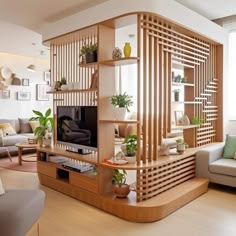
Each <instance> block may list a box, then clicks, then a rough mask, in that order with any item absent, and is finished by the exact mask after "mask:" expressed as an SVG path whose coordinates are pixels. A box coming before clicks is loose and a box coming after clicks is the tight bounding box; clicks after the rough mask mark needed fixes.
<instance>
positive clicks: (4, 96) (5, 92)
mask: <svg viewBox="0 0 236 236" xmlns="http://www.w3.org/2000/svg"><path fill="white" fill-rule="evenodd" d="M10 92H11V91H10V90H2V96H1V98H2V99H9V98H10Z"/></svg>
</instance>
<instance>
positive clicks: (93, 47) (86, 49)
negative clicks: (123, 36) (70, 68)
mask: <svg viewBox="0 0 236 236" xmlns="http://www.w3.org/2000/svg"><path fill="white" fill-rule="evenodd" d="M97 50H98V46H97V43H94V44H92V43H90V44H86V45H83V46H82V48H81V49H80V56H82V55H86V54H88V53H92V52H97Z"/></svg>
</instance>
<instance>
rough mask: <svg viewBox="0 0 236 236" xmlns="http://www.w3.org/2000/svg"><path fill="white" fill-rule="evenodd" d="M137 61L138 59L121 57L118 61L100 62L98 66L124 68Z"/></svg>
mask: <svg viewBox="0 0 236 236" xmlns="http://www.w3.org/2000/svg"><path fill="white" fill-rule="evenodd" d="M138 60H139V58H138V57H123V58H121V59H118V60H107V61H101V62H100V63H99V64H102V65H107V66H124V65H130V64H136V63H137V62H138Z"/></svg>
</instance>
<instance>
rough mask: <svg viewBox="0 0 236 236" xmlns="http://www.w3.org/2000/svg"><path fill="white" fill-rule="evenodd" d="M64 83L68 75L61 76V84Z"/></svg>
mask: <svg viewBox="0 0 236 236" xmlns="http://www.w3.org/2000/svg"><path fill="white" fill-rule="evenodd" d="M62 84H66V77H65V76H62V77H61V85H62Z"/></svg>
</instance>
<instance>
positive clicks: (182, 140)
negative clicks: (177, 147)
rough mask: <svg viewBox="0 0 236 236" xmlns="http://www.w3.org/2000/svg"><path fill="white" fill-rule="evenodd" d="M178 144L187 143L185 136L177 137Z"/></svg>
mask: <svg viewBox="0 0 236 236" xmlns="http://www.w3.org/2000/svg"><path fill="white" fill-rule="evenodd" d="M176 143H177V144H185V141H184V139H183V138H179V139H176Z"/></svg>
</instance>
